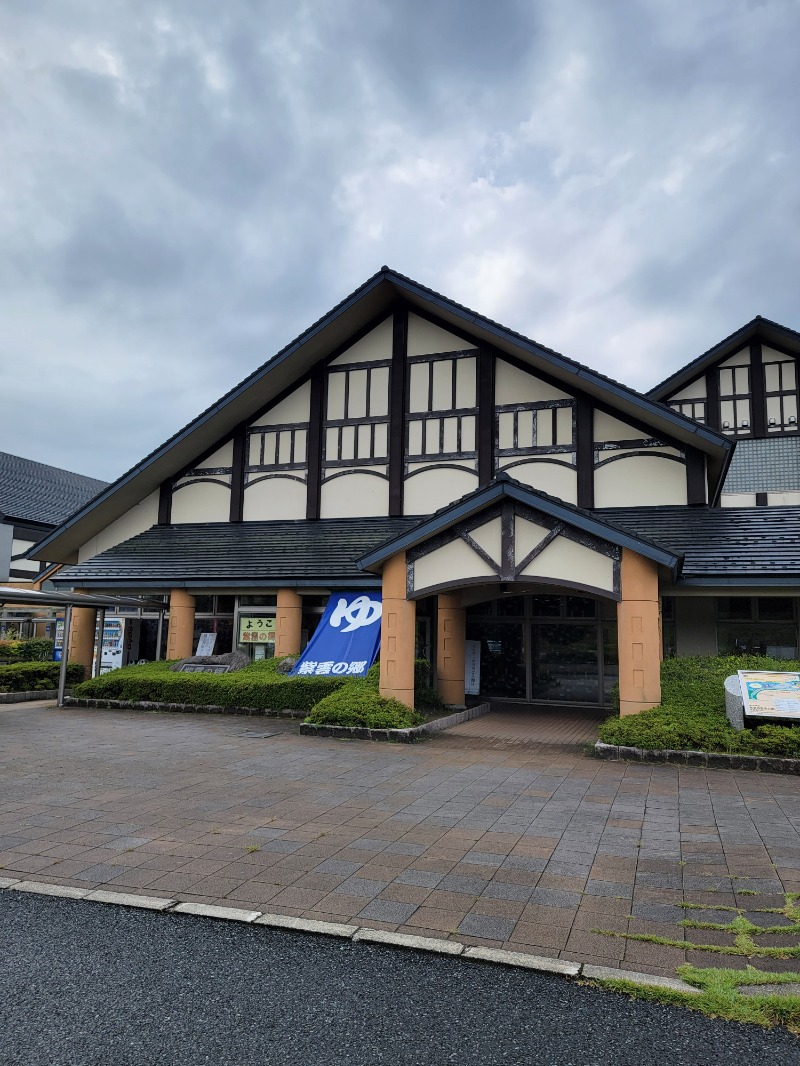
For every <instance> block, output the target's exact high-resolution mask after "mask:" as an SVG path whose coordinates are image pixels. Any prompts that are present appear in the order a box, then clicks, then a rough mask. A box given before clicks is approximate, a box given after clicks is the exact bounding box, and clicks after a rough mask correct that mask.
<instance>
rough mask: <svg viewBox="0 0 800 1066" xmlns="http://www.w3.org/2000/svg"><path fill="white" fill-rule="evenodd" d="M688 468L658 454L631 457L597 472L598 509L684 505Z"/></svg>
mask: <svg viewBox="0 0 800 1066" xmlns="http://www.w3.org/2000/svg"><path fill="white" fill-rule="evenodd" d="M687 500H688V494H687V489H686V467H685V466H684V465H683V463H676V462H674V461H673V460H671V459H660V458H659V457H658V455H657V454H652V455H629V456H626V457H625V458H623V459H617V460H615V461H614V462H612V463H607V464H606V465H605V466H600V467H597V468H596V469H595V472H594V505H595V507H655V506H658V505H666V504H685V503H686V502H687Z"/></svg>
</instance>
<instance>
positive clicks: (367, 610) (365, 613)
mask: <svg viewBox="0 0 800 1066" xmlns="http://www.w3.org/2000/svg"><path fill="white" fill-rule="evenodd" d="M382 611H383V605H382V604H381V601H380V600H371V599H370V598H369V596H357V597H356V599H354V600H353V602H352V603H348V602H347V600H344V599H341V600H339V602H338V603H337V604H336V610H335V611H334V612H333V614H332V615H331V622H330V624H331V625H332V626H333V627H334V628H335V629H338V628H339V626H340V625H341V624H342V622H343V621H346V622H347V623H348V625H346V626H345V627H344V629H342V630H341V632H342V633H352V632H353V630H354V629H361V627H362V626H371V625H372V623H373V622H377V621H378V619H379V618H380V617H381V613H382Z"/></svg>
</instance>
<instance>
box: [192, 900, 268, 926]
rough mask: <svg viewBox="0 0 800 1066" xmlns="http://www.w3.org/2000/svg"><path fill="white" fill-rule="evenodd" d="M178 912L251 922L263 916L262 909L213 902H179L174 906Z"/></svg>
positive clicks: (229, 920) (202, 916)
mask: <svg viewBox="0 0 800 1066" xmlns="http://www.w3.org/2000/svg"><path fill="white" fill-rule="evenodd" d="M173 912H175V913H177V914H195V915H197V916H198V917H200V918H222V919H223V921H227V922H245V923H246V924H248V925H249V924H250V922H254V921H255V920H256V918H259V917H261V911H245V910H242V909H241V908H239V907H217V906H216V905H215V904H213V903H179V904H178V905H177V906H176V907H174V908H173Z"/></svg>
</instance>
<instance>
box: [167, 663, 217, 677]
mask: <svg viewBox="0 0 800 1066" xmlns="http://www.w3.org/2000/svg"><path fill="white" fill-rule="evenodd" d="M229 670H230V665H229V664H228V663H181V665H180V668H179V670H178V673H179V674H227V673H228V671H229Z"/></svg>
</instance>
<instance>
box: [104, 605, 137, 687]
mask: <svg viewBox="0 0 800 1066" xmlns="http://www.w3.org/2000/svg"><path fill="white" fill-rule="evenodd" d="M141 627H142V620H141V618H106V620H105V623H104V625H103V648H102V654H101V658H100V673H101V674H107V673H108V671H109V670H117V669H119V667H120V666H127V665H128V664H129V663H135V662H136V661H137V660H138V658H139V636H140V632H141Z"/></svg>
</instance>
